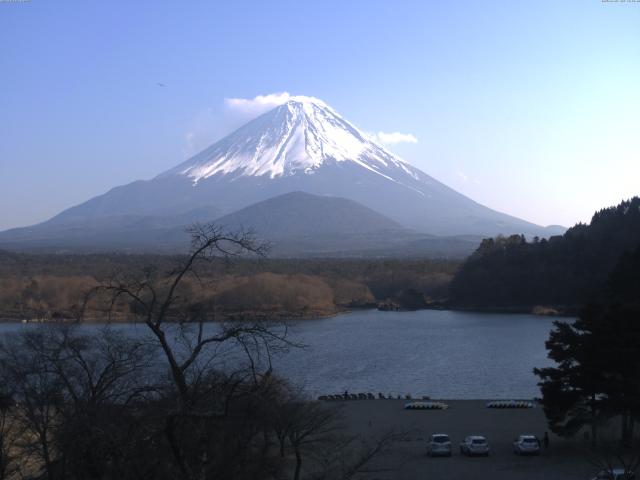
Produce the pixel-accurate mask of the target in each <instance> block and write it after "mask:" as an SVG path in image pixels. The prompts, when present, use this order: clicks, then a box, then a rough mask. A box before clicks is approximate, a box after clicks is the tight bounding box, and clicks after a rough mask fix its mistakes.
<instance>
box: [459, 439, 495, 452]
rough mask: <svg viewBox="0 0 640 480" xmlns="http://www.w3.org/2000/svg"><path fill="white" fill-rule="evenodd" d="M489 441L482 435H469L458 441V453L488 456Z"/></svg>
mask: <svg viewBox="0 0 640 480" xmlns="http://www.w3.org/2000/svg"><path fill="white" fill-rule="evenodd" d="M489 451H490V450H489V442H487V439H486V438H485V437H483V436H482V435H469V436H468V437H467V438H465V439H464V441H463V442H462V443H460V453H462V454H463V455H484V456H485V457H488V456H489Z"/></svg>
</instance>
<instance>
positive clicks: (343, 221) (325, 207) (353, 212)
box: [216, 192, 480, 258]
mask: <svg viewBox="0 0 640 480" xmlns="http://www.w3.org/2000/svg"><path fill="white" fill-rule="evenodd" d="M216 222H217V223H218V224H220V225H222V226H224V227H225V228H226V229H228V230H230V231H238V230H245V229H247V228H248V227H249V228H251V230H253V231H254V232H255V234H256V235H257V237H258V238H262V239H265V240H267V241H269V242H270V246H271V250H270V254H271V255H273V256H288V257H291V256H301V257H308V256H319V255H320V256H338V257H345V256H346V257H353V256H363V255H371V256H381V257H389V256H395V257H398V256H404V257H413V256H420V255H428V256H432V257H449V258H452V257H465V256H467V255H469V254H470V253H471V252H472V251H473V250H474V249H475V248H476V246H477V245H478V242H479V241H480V238H451V237H447V238H442V237H435V236H433V235H427V234H422V233H418V232H415V231H412V230H409V229H406V228H404V227H402V226H401V225H400V224H399V223H397V222H394V221H393V220H391V219H389V218H387V217H385V216H384V215H381V214H379V213H377V212H375V211H374V210H371V209H370V208H367V207H365V206H363V205H361V204H359V203H357V202H354V201H353V200H347V199H344V198H338V197H321V196H317V195H311V194H309V193H303V192H292V193H286V194H284V195H279V196H277V197H274V198H270V199H268V200H265V201H263V202H258V203H256V204H253V205H250V206H248V207H245V208H243V209H241V210H239V211H237V212H234V213H231V214H229V215H226V216H224V217H222V218H219V219H217V220H216Z"/></svg>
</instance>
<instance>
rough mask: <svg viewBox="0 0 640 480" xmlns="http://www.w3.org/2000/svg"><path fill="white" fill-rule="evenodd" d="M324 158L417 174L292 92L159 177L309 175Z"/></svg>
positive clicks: (387, 172) (385, 173) (388, 174)
mask: <svg viewBox="0 0 640 480" xmlns="http://www.w3.org/2000/svg"><path fill="white" fill-rule="evenodd" d="M326 162H353V163H355V164H356V165H359V166H360V167H363V168H365V169H367V170H369V171H371V172H373V173H376V174H378V175H380V176H382V177H384V178H386V179H388V180H391V181H394V182H398V183H401V184H402V183H403V182H402V177H404V176H406V175H408V176H410V177H412V178H414V179H418V178H419V176H418V173H417V172H416V171H415V169H414V168H413V167H412V166H411V165H409V164H408V163H406V162H405V161H403V160H402V159H400V158H398V157H396V156H395V155H393V154H392V153H391V152H389V151H387V150H386V149H385V148H383V147H382V146H381V145H379V144H377V143H375V142H374V141H372V140H371V139H370V138H368V136H367V135H365V134H364V133H363V132H361V131H360V130H358V129H357V128H356V127H355V126H353V125H352V124H351V123H349V122H348V121H346V120H345V119H343V118H342V117H341V116H340V115H338V113H337V112H336V111H335V110H333V109H332V108H331V107H329V106H328V105H327V104H326V103H324V102H322V101H321V100H318V99H316V98H313V97H304V96H295V97H292V98H291V99H290V100H289V101H288V102H286V103H285V104H283V105H280V106H278V107H276V108H274V109H273V110H271V111H270V112H267V113H266V114H264V115H262V116H261V117H258V118H257V119H255V120H253V121H251V122H249V123H248V124H246V125H245V126H244V127H241V128H240V129H238V130H236V131H235V132H234V133H232V134H231V135H229V136H228V137H226V138H224V139H223V140H221V141H220V142H217V143H215V144H214V145H212V146H211V147H209V148H207V149H206V150H204V151H203V152H201V153H200V154H198V155H196V156H195V157H193V158H191V159H189V160H187V161H186V162H184V163H182V164H180V165H178V166H177V167H175V168H173V169H171V170H169V171H168V172H166V173H164V174H163V175H161V176H165V175H172V174H180V175H185V176H187V177H189V178H190V179H192V181H193V183H194V184H197V183H198V182H199V181H201V180H203V179H206V178H209V177H211V176H213V175H216V174H225V175H228V174H231V175H233V176H262V175H266V176H268V177H269V178H272V179H273V178H276V177H282V176H286V175H294V174H296V173H299V172H304V173H305V174H309V175H310V174H313V173H314V172H315V171H316V170H317V169H318V168H320V167H321V166H322V165H323V164H325V163H326ZM398 172H401V175H400V176H399V175H397V174H398ZM394 174H395V175H394ZM398 177H399V178H398ZM406 186H407V187H408V185H406ZM409 188H411V187H409Z"/></svg>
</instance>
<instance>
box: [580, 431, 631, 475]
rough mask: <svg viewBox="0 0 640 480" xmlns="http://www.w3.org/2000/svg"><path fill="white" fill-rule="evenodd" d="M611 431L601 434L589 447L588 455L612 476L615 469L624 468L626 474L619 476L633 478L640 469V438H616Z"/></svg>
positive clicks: (591, 462)
mask: <svg viewBox="0 0 640 480" xmlns="http://www.w3.org/2000/svg"><path fill="white" fill-rule="evenodd" d="M623 428H624V427H623ZM611 433H612V432H608V435H607V434H605V435H601V438H600V440H599V441H598V443H597V444H596V445H591V447H590V448H589V449H588V451H587V453H586V457H587V459H588V460H589V463H590V464H591V465H593V466H594V467H595V468H597V469H598V470H600V471H603V472H606V473H608V474H609V475H611V478H613V470H614V469H622V470H623V471H624V472H625V476H624V477H619V478H628V479H629V480H631V479H632V478H635V473H636V472H637V471H638V470H639V469H640V440H639V439H631V440H629V439H624V440H620V439H615V438H614V435H612V434H611ZM616 478H618V477H616Z"/></svg>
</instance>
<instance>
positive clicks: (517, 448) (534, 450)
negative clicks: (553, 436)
mask: <svg viewBox="0 0 640 480" xmlns="http://www.w3.org/2000/svg"><path fill="white" fill-rule="evenodd" d="M513 453H515V454H516V455H540V440H538V437H536V436H535V435H520V436H519V437H518V438H516V440H515V441H514V442H513Z"/></svg>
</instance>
